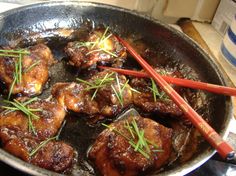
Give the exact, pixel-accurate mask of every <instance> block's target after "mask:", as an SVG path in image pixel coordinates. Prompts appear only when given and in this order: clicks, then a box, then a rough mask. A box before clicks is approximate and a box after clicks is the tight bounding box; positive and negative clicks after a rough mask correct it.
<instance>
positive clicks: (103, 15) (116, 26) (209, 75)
mask: <svg viewBox="0 0 236 176" xmlns="http://www.w3.org/2000/svg"><path fill="white" fill-rule="evenodd" d="M87 23H89V24H91V25H92V26H98V25H101V24H102V25H104V26H109V27H110V29H111V31H114V32H116V33H118V34H119V35H121V36H123V37H133V38H135V39H136V40H144V41H145V42H147V43H148V44H149V45H150V46H152V47H153V48H155V50H156V51H157V53H159V55H158V60H148V61H149V62H150V63H151V64H152V65H155V64H158V63H159V62H169V63H173V64H176V63H177V62H178V63H182V64H184V65H187V66H188V67H186V69H188V68H191V69H192V70H193V72H194V74H196V76H197V77H198V78H199V79H200V80H201V81H204V82H208V83H213V84H219V85H225V84H226V83H225V82H224V79H223V77H222V75H221V73H220V72H219V70H218V69H217V67H216V66H215V65H214V63H212V61H211V59H210V58H209V56H207V55H206V54H205V53H204V52H203V51H202V50H201V49H200V48H199V47H198V46H197V45H196V44H194V43H193V42H192V41H191V40H190V39H188V38H187V37H185V36H183V35H182V34H180V33H179V32H176V31H175V30H173V29H171V28H170V27H168V26H167V25H163V24H161V23H159V22H157V21H153V20H152V19H149V18H148V17H145V16H141V15H138V14H135V13H134V12H129V11H127V10H124V9H120V8H115V7H112V6H107V5H101V4H94V3H79V2H70V3H57V2H54V3H43V4H37V5H32V6H28V7H24V8H19V9H16V10H12V11H9V12H6V13H3V14H2V15H1V19H0V27H1V28H0V36H1V38H0V46H2V45H10V46H28V45H31V44H34V43H38V42H42V41H44V42H46V43H47V44H48V46H49V47H50V48H51V49H52V51H53V54H54V55H55V58H57V59H58V60H62V61H61V62H59V64H56V66H53V68H52V70H51V81H50V83H49V85H48V87H47V89H45V91H44V93H43V94H42V95H41V97H42V98H47V97H48V95H49V93H50V86H51V85H53V84H54V83H55V82H60V81H68V82H69V81H72V80H74V78H75V76H77V71H76V70H74V69H73V68H72V67H70V66H68V65H67V64H66V63H65V62H64V58H65V55H64V52H63V47H64V46H65V45H66V43H67V42H68V41H72V40H74V39H76V38H77V37H78V36H80V35H83V32H84V30H83V29H85V28H86V26H84V25H85V24H87ZM134 36H135V37H134ZM128 64H130V65H127V67H130V66H135V67H137V68H138V65H137V64H135V63H133V62H132V61H131V62H130V63H128ZM59 73H60V74H59ZM58 75H59V76H58ZM204 94H205V95H206V96H207V99H206V100H207V101H208V106H207V111H208V112H209V120H210V121H211V125H212V127H213V128H214V129H216V131H217V132H219V133H220V134H222V135H224V133H225V128H226V127H227V123H228V121H229V116H230V110H229V109H230V106H231V102H230V98H229V97H225V96H222V95H215V94H210V93H204ZM74 116H76V115H75V114H71V115H70V116H69V117H68V118H67V119H68V123H67V125H66V126H65V128H64V130H63V131H62V134H61V139H62V140H65V141H66V142H68V143H71V144H72V145H73V146H74V147H75V148H76V149H77V150H80V153H79V155H80V154H81V155H85V154H86V151H87V148H88V146H89V144H91V142H92V141H93V140H94V136H96V135H97V134H98V133H99V132H100V131H101V130H102V129H101V128H96V131H95V132H94V128H91V129H89V130H88V128H85V126H86V120H85V118H83V117H80V118H78V117H74ZM92 131H93V132H92ZM91 133H92V134H93V135H90V134H91ZM82 134H83V135H82ZM78 136H81V137H82V138H83V139H81V140H80V139H78V138H79V137H78ZM81 141H82V142H81ZM3 152H4V151H3V150H1V151H0V155H1V154H2V155H4V154H3ZM212 153H213V150H212V149H210V150H209V145H208V144H206V143H202V145H201V146H200V148H199V151H198V153H197V154H196V155H195V156H194V157H193V158H192V159H191V160H190V161H189V162H188V163H186V164H185V165H186V166H187V167H189V168H192V169H194V168H196V167H197V165H198V163H202V162H203V161H205V160H206V158H208V157H209V156H211V155H212ZM12 160H15V158H14V157H12ZM22 163H24V162H21V164H22ZM24 165H25V164H24ZM16 167H17V166H16ZM30 167H32V169H34V168H35V167H34V166H30ZM81 168H83V169H81ZM85 168H86V169H85ZM42 170H43V169H42ZM181 170H182V169H181V168H177V167H174V168H170V169H169V170H167V171H166V172H164V173H163V174H167V173H180V172H181ZM189 171H190V170H189ZM29 172H30V171H29ZM39 172H40V173H47V171H41V170H40V169H39ZM92 172H93V171H92V168H91V167H90V166H89V164H88V163H87V161H83V162H82V165H80V166H79V168H77V169H75V170H74V173H73V174H75V175H76V174H85V173H92ZM48 173H49V172H48Z"/></svg>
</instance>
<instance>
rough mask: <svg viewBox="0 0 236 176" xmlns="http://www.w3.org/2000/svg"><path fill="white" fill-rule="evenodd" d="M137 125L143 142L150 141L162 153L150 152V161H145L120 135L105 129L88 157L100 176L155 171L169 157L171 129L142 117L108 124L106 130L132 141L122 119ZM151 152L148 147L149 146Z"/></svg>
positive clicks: (146, 159) (125, 175) (129, 174)
mask: <svg viewBox="0 0 236 176" xmlns="http://www.w3.org/2000/svg"><path fill="white" fill-rule="evenodd" d="M133 119H135V121H136V122H137V125H138V127H139V128H140V129H143V130H144V136H145V138H146V139H148V140H150V141H152V143H154V144H156V145H157V146H158V147H159V148H160V149H163V152H157V153H156V152H152V151H151V154H150V158H145V157H144V156H143V155H142V154H141V153H139V152H136V151H134V148H133V147H131V145H130V144H129V141H128V140H127V139H125V138H124V137H123V136H121V135H119V134H117V133H115V132H114V131H111V130H110V129H105V130H104V131H103V132H102V133H101V134H100V135H99V136H98V137H97V139H96V141H95V142H94V144H93V145H92V147H91V149H90V150H89V153H88V156H89V158H90V159H91V160H92V161H93V163H94V164H95V166H96V168H97V169H98V170H99V172H100V173H101V174H102V175H104V176H108V175H109V176H119V175H124V176H132V175H138V174H141V173H145V172H146V171H151V170H157V169H159V168H160V167H162V166H163V165H165V164H166V163H167V162H168V160H169V157H170V155H171V150H172V149H171V137H172V130H171V129H169V128H166V127H164V126H162V125H160V124H158V123H157V122H155V121H153V120H151V119H148V118H143V117H138V116H136V117H132V116H130V117H128V118H127V119H122V120H118V121H116V122H114V123H112V124H111V125H110V128H111V129H113V128H115V129H116V130H119V131H120V132H121V133H122V134H124V135H125V136H127V137H129V138H132V136H131V134H130V132H129V131H128V130H127V129H126V128H125V127H124V126H125V120H127V122H129V123H130V122H131V121H132V120H133ZM149 147H150V149H152V147H153V146H152V145H149Z"/></svg>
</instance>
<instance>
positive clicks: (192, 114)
mask: <svg viewBox="0 0 236 176" xmlns="http://www.w3.org/2000/svg"><path fill="white" fill-rule="evenodd" d="M117 38H118V39H119V41H120V42H121V43H122V44H123V45H124V46H125V47H126V48H127V50H128V51H129V53H130V54H131V55H132V56H133V57H134V58H135V59H136V60H137V61H138V62H139V64H140V65H141V66H142V67H143V68H144V70H145V71H146V72H147V73H148V74H149V75H150V77H152V78H153V79H154V80H155V81H156V82H157V83H158V85H159V86H160V87H161V88H162V89H163V90H164V91H165V92H166V93H167V94H168V95H169V96H170V97H171V98H172V100H173V101H174V102H175V103H176V104H177V105H178V106H179V107H180V108H181V110H182V111H183V113H184V114H185V115H186V117H188V119H189V120H190V121H191V122H192V124H193V125H194V126H195V127H196V128H197V129H198V130H199V132H200V133H201V134H202V135H203V136H204V137H205V139H206V140H207V141H208V142H209V143H210V144H211V145H212V146H213V147H214V148H215V149H216V150H217V151H218V153H219V154H220V155H221V157H222V158H224V159H228V160H232V159H233V158H234V155H235V152H234V150H233V148H232V147H231V146H230V145H229V144H228V143H227V142H225V141H224V140H223V139H222V138H221V137H220V135H219V134H217V133H216V131H215V130H214V129H213V128H212V127H211V126H210V125H209V124H208V123H207V122H206V121H205V120H204V119H203V118H202V117H201V116H200V115H199V114H198V113H197V112H196V111H194V109H192V108H191V106H189V105H188V103H186V102H185V101H184V99H183V98H182V97H181V96H180V95H179V94H178V93H177V92H176V91H175V90H174V89H173V88H172V87H171V86H170V85H169V84H168V83H167V82H166V81H165V80H164V79H163V78H162V77H161V76H160V75H159V74H158V73H157V72H156V71H155V70H154V69H153V68H152V67H151V66H150V65H149V64H148V63H147V62H146V61H145V60H144V59H143V58H142V57H141V56H140V55H139V54H138V53H137V52H136V51H135V50H134V49H133V48H132V47H131V46H130V45H129V44H128V43H127V42H126V41H124V40H123V39H121V38H120V37H117Z"/></svg>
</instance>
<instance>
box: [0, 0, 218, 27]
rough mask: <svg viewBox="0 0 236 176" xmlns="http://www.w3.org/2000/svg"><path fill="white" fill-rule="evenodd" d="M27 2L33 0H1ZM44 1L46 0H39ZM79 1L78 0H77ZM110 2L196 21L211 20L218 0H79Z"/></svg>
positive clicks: (165, 19)
mask: <svg viewBox="0 0 236 176" xmlns="http://www.w3.org/2000/svg"><path fill="white" fill-rule="evenodd" d="M0 1H1V0H0ZM3 1H4V2H13V3H20V4H28V3H33V2H37V1H35V0H3ZM41 1H46V0H41ZM51 1H52V0H51ZM78 1H79V0H78ZM81 1H92V2H100V3H106V4H111V5H115V6H120V7H123V8H128V9H131V10H136V11H139V12H141V13H144V14H147V15H150V16H152V17H154V18H157V19H159V20H160V21H163V22H167V23H174V22H176V21H177V20H178V19H179V18H180V17H187V18H191V19H193V20H198V21H211V20H212V18H213V16H214V13H215V10H216V8H217V6H218V4H219V1H220V0H81Z"/></svg>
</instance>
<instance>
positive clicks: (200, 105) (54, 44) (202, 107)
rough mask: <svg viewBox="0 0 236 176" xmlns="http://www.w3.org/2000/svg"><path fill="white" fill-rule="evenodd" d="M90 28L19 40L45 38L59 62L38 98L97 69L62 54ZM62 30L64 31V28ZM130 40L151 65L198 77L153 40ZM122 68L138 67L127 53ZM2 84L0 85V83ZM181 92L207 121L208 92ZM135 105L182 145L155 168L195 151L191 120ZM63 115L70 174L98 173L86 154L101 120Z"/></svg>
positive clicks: (28, 42)
mask: <svg viewBox="0 0 236 176" xmlns="http://www.w3.org/2000/svg"><path fill="white" fill-rule="evenodd" d="M89 29H90V28H89V27H84V28H80V29H78V30H77V31H76V30H75V31H73V32H72V35H71V34H70V37H62V36H60V35H59V36H53V37H45V38H44V39H40V40H38V39H37V37H36V38H33V39H30V40H25V41H22V43H20V45H22V46H30V45H32V44H33V43H38V42H45V43H46V44H47V45H48V46H49V47H50V49H51V50H52V52H53V55H54V57H55V58H56V59H57V60H58V63H56V64H55V65H53V66H52V67H51V68H50V80H49V81H48V83H47V85H46V86H45V88H44V91H43V93H42V94H41V95H40V96H39V97H40V98H42V99H43V98H48V97H49V96H50V95H51V94H50V91H51V87H52V86H53V85H54V84H55V83H57V82H72V81H76V77H80V78H82V79H86V78H88V77H89V76H90V75H93V74H94V73H96V72H97V71H98V70H96V69H92V70H90V71H86V72H84V71H81V70H78V69H76V68H74V67H72V66H70V65H68V64H67V59H68V58H66V56H65V54H64V47H65V46H66V44H67V43H68V42H69V41H73V40H80V37H81V36H82V37H83V36H85V35H86V33H87V32H88V31H89ZM60 30H61V31H62V30H63V29H60ZM64 32H65V33H66V31H64ZM71 36H72V37H71ZM129 41H131V43H132V45H133V46H134V47H136V48H138V49H139V51H140V52H142V50H143V51H144V50H150V52H149V55H148V57H147V61H148V62H149V63H150V64H151V65H153V66H154V67H155V66H159V67H163V68H164V69H166V70H170V71H173V70H178V71H179V72H180V73H181V74H182V75H183V76H184V77H186V78H189V79H194V80H198V79H199V78H198V75H197V74H196V73H195V72H194V71H193V70H192V69H191V68H190V67H188V66H187V65H184V64H183V63H181V62H180V61H179V60H171V59H170V58H169V56H167V55H166V54H165V53H164V52H162V51H161V48H158V47H156V44H155V43H150V42H148V41H145V40H143V39H142V38H140V37H138V39H137V38H136V36H135V35H133V36H131V37H130V38H129ZM153 51H155V52H153ZM157 58H161V59H157ZM124 68H132V69H137V70H140V69H141V68H140V66H139V65H138V64H137V62H135V61H134V59H132V58H131V57H130V56H128V58H127V61H126V62H125V64H124ZM88 73H89V74H88ZM2 86H3V85H1V87H2ZM180 92H182V96H183V97H184V98H185V99H186V100H187V101H188V102H189V103H190V104H191V105H192V107H194V109H195V110H197V111H198V112H199V113H200V114H201V115H202V116H203V117H204V118H206V120H207V121H209V112H208V109H209V108H208V102H209V100H208V97H207V94H205V93H203V92H201V91H196V90H190V89H185V88H180ZM2 93H3V92H0V94H1V96H0V98H1V97H2ZM136 109H137V110H138V111H139V112H140V114H141V115H142V116H143V117H149V118H151V119H153V120H155V121H157V122H158V123H161V124H163V125H164V126H166V127H170V128H173V129H174V136H173V141H174V140H177V141H176V142H175V145H176V147H177V148H178V147H179V146H178V145H182V150H181V151H178V152H176V154H174V155H173V156H171V161H170V163H169V164H168V165H167V166H165V167H163V168H162V169H161V170H159V171H157V172H160V171H163V170H168V169H171V168H173V167H176V166H177V165H179V164H181V163H184V162H186V161H187V160H189V159H190V158H191V157H192V156H193V155H194V154H196V153H197V151H198V148H199V144H200V143H201V142H202V138H201V137H200V135H199V133H198V132H197V130H195V128H193V127H192V126H191V124H190V123H188V122H187V121H181V120H179V119H175V118H172V117H168V116H166V117H164V116H161V115H159V114H147V113H144V112H142V110H141V109H138V108H136ZM124 111H125V110H124ZM118 116H119V115H118ZM118 116H117V117H118ZM117 117H114V118H113V119H104V120H102V122H103V123H111V122H112V120H114V119H116V118H117ZM65 119H66V125H65V126H64V128H63V130H62V132H61V135H60V140H63V141H65V142H67V143H68V144H70V145H72V146H73V147H74V149H75V150H76V151H77V161H76V162H77V163H76V164H75V165H74V168H73V170H72V175H95V174H97V173H96V171H95V169H94V167H93V165H92V163H90V161H89V160H88V158H87V152H88V149H89V147H90V146H91V145H92V144H93V142H94V141H95V139H96V137H97V136H98V135H99V133H100V132H101V131H102V130H103V129H104V127H102V126H101V121H99V122H97V123H91V118H90V117H89V116H87V115H85V114H78V113H77V114H76V113H73V112H68V114H67V116H66V118H65ZM183 139H187V140H189V141H191V142H189V141H187V140H185V141H184V140H183ZM178 140H179V141H178ZM180 148H181V147H180Z"/></svg>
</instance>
